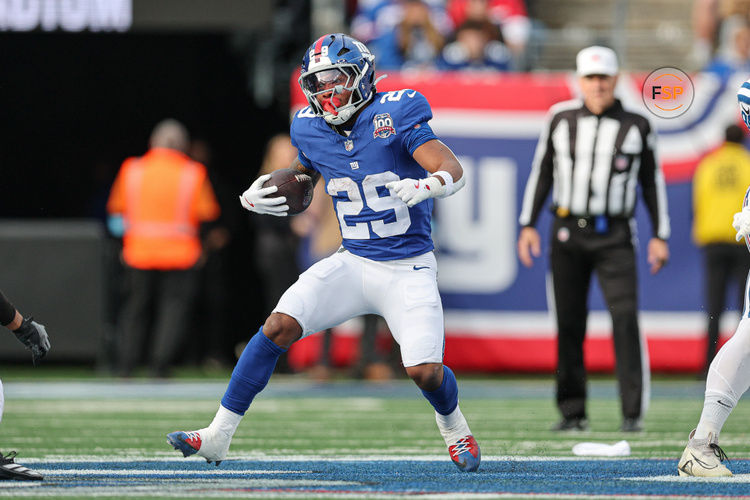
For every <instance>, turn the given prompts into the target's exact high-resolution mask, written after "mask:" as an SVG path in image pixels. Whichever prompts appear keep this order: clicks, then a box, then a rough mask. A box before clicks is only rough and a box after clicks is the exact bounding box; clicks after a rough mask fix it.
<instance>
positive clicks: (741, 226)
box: [732, 207, 750, 241]
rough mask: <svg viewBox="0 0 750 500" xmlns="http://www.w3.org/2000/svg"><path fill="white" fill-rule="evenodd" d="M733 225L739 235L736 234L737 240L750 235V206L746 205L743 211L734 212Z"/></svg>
mask: <svg viewBox="0 0 750 500" xmlns="http://www.w3.org/2000/svg"><path fill="white" fill-rule="evenodd" d="M732 227H733V228H734V230H735V231H737V235H736V236H735V239H736V240H737V241H740V240H741V239H742V238H744V237H745V236H748V235H750V207H745V208H743V209H742V212H737V213H736V214H734V221H732Z"/></svg>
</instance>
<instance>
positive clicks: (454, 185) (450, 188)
mask: <svg viewBox="0 0 750 500" xmlns="http://www.w3.org/2000/svg"><path fill="white" fill-rule="evenodd" d="M432 175H435V176H438V177H442V178H443V181H444V182H445V185H444V186H443V188H444V189H443V190H442V192H441V193H440V198H445V197H446V196H450V195H452V194H453V193H455V192H457V191H458V190H460V189H461V188H462V187H464V184H466V176H465V175H462V176H461V178H460V179H459V180H458V182H453V176H452V175H451V174H450V173H448V172H446V171H445V170H438V171H437V172H435V173H434V174H432Z"/></svg>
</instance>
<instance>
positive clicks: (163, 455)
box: [0, 374, 750, 498]
mask: <svg viewBox="0 0 750 500" xmlns="http://www.w3.org/2000/svg"><path fill="white" fill-rule="evenodd" d="M76 377H77V375H76ZM461 378H462V379H463V380H462V381H461V384H460V387H461V396H460V397H461V407H462V410H463V413H464V414H465V415H466V417H467V419H468V421H469V423H470V425H471V427H472V431H473V432H474V435H475V436H476V437H477V439H478V441H479V443H480V445H481V447H482V455H483V458H484V459H485V461H486V462H487V463H488V464H489V463H490V461H493V460H494V461H495V463H496V464H497V463H498V462H500V463H502V459H501V457H506V456H513V457H515V458H514V460H517V459H519V457H520V458H523V457H542V458H544V459H546V458H561V459H565V458H566V457H572V456H573V455H572V452H571V448H572V447H573V445H574V444H576V443H578V442H582V441H596V442H603V443H610V444H611V443H615V442H617V441H619V440H622V439H626V440H628V442H629V443H630V446H631V448H632V456H633V457H644V458H646V457H648V458H664V459H670V460H674V463H675V466H676V462H677V458H678V457H679V455H680V453H681V452H682V449H683V448H684V446H685V442H686V438H687V434H688V432H689V431H690V430H691V429H692V428H693V427H694V426H695V424H696V423H697V419H698V417H699V415H700V411H701V408H702V391H703V383H702V382H697V381H695V380H694V379H692V378H682V379H663V380H658V381H656V382H654V383H653V398H652V403H651V408H650V410H649V412H648V416H647V418H646V421H645V426H646V430H645V431H644V432H641V433H630V434H624V433H621V432H619V431H618V428H619V425H620V417H619V401H618V400H617V398H616V393H615V383H614V381H612V380H610V379H608V378H597V379H596V380H594V381H592V382H591V383H590V392H591V399H590V404H589V418H590V422H591V430H590V431H587V432H583V433H564V434H560V433H555V432H552V431H549V430H548V429H549V427H550V426H551V425H552V424H553V423H554V422H555V421H556V419H557V418H558V417H557V413H556V410H555V407H554V404H553V401H552V394H553V382H552V380H551V378H549V377H542V378H540V377H531V378H520V379H519V378H508V377H497V378H483V379H474V380H470V379H467V378H466V377H461ZM3 383H4V386H5V393H6V407H5V414H4V418H3V421H2V423H1V424H0V451H5V452H7V451H9V450H18V452H19V457H18V462H19V463H24V459H28V460H27V464H28V465H30V466H32V467H33V466H34V464H36V463H39V462H40V461H41V462H45V461H47V462H55V461H57V462H63V463H64V462H66V461H71V462H76V461H77V462H83V461H92V462H96V461H102V462H106V461H108V460H132V461H134V463H138V462H139V461H141V460H142V461H149V460H164V459H169V460H175V459H177V457H179V454H178V453H177V452H176V451H174V450H172V449H171V447H169V446H168V445H167V444H166V442H165V435H166V434H167V433H168V432H171V431H174V430H193V429H198V428H201V427H204V426H205V425H207V424H208V423H209V422H210V420H211V418H212V417H213V414H214V413H215V410H216V407H217V405H218V400H219V398H220V396H221V394H222V393H223V390H224V386H225V381H223V380H219V379H211V380H189V381H185V380H182V381H169V382H159V383H151V382H147V381H139V380H135V381H127V382H122V381H116V380H113V379H104V380H100V381H97V380H95V379H90V378H88V379H83V380H82V379H79V378H69V379H67V380H62V381H56V380H53V378H52V377H42V378H41V379H38V380H34V381H32V380H30V379H29V380H27V379H26V378H25V376H24V375H23V374H20V375H19V374H11V375H10V376H9V377H7V378H4V379H3ZM749 417H750V404H747V402H746V401H743V402H741V403H740V405H739V406H738V407H737V408H736V409H735V411H734V413H733V415H732V417H731V418H730V420H729V422H728V424H727V425H726V427H725V429H724V432H723V433H722V437H721V444H722V446H723V447H724V449H725V451H726V452H727V453H728V454H729V456H730V458H738V459H741V458H745V459H746V458H749V457H750V439H748V438H750V425H748V424H747V422H748V421H750V418H749ZM344 457H351V458H352V459H357V460H363V459H389V458H391V459H392V458H394V457H403V458H404V459H406V460H407V461H408V460H410V459H412V460H422V461H424V460H435V461H438V462H441V461H443V460H444V461H445V462H446V464H447V462H448V456H447V453H446V451H445V446H444V444H443V442H442V439H441V438H440V436H439V434H438V431H437V428H436V425H435V421H434V414H433V412H432V410H431V408H430V407H429V406H428V404H427V403H426V402H425V401H424V400H423V398H422V397H421V395H419V393H418V391H417V390H416V389H415V388H414V386H413V384H412V383H411V382H410V381H407V380H399V381H395V382H392V383H389V384H386V385H372V384H361V383H356V382H351V381H346V380H340V381H335V382H333V383H329V384H325V385H320V384H315V383H311V382H309V381H307V380H305V379H304V378H301V377H275V378H274V379H272V381H271V384H270V385H269V387H268V388H267V390H266V391H264V392H263V393H262V394H261V395H260V396H259V397H258V398H257V399H256V401H255V402H254V403H253V405H252V406H251V408H250V410H249V412H248V414H247V416H246V418H245V419H244V420H243V422H242V424H241V426H240V428H239V430H238V432H237V434H236V435H235V438H234V440H233V441H232V447H231V449H230V458H234V459H240V460H250V461H264V460H285V461H290V462H293V461H295V460H308V461H312V462H313V463H314V461H315V460H316V458H317V459H319V460H328V459H341V458H344ZM182 460H183V459H180V462H179V463H177V464H176V465H175V467H178V469H179V468H180V467H181V466H182V464H183V463H182ZM184 461H185V464H188V465H189V466H191V467H198V468H199V469H202V468H203V467H202V466H201V464H203V466H206V467H208V466H207V464H205V463H203V462H201V459H196V458H195V457H193V458H191V459H184ZM448 465H449V464H448ZM450 467H451V468H452V466H450ZM207 470H208V471H209V472H210V471H212V470H215V469H213V467H211V468H210V469H207ZM220 470H226V469H225V468H224V466H222V468H220ZM450 470H452V469H450ZM668 470H669V471H671V470H672V467H671V465H670V466H668ZM670 474H671V472H670ZM675 475H676V471H675ZM5 483H6V485H7V482H5ZM3 486H4V485H3V484H2V482H0V496H9V495H10V496H14V495H13V492H12V491H10V490H7V489H4V488H3ZM165 488H167V486H165ZM165 491H166V490H165ZM100 493H101V492H100ZM26 497H27V498H32V497H30V496H28V495H26ZM41 497H42V496H40V498H41ZM98 497H99V496H97V494H94V493H91V494H81V496H80V498H98ZM215 497H216V496H215V495H214V496H212V498H215ZM228 497H229V496H228ZM298 497H299V496H298ZM34 498H35V497H34ZM68 498H70V496H68ZM74 498H79V497H77V496H76V497H74ZM138 498H152V497H150V496H147V495H144V496H138ZM154 498H156V496H155V497H154ZM218 498H223V497H222V496H218ZM357 498H361V496H358V497H357Z"/></svg>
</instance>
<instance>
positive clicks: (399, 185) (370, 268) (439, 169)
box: [168, 33, 480, 471]
mask: <svg viewBox="0 0 750 500" xmlns="http://www.w3.org/2000/svg"><path fill="white" fill-rule="evenodd" d="M376 83H377V80H376V79H375V67H374V56H373V55H372V54H371V53H370V51H369V50H368V49H367V47H365V45H364V44H362V43H361V42H359V41H357V40H355V39H354V38H352V37H350V36H347V35H344V34H341V33H335V34H330V35H325V36H322V37H320V38H319V39H318V40H317V41H316V42H315V43H313V44H312V45H311V46H310V48H309V49H308V50H307V52H306V53H305V55H304V58H303V61H302V73H301V76H300V78H299V84H300V86H301V87H302V91H303V92H304V94H305V96H306V97H307V101H308V103H309V106H308V107H305V108H304V109H302V110H301V111H299V112H297V113H296V115H295V116H294V119H293V121H292V126H291V137H292V143H293V144H294V145H295V146H296V147H297V149H298V151H299V154H298V157H297V159H296V160H295V161H294V163H293V164H292V168H295V169H297V170H299V171H300V172H304V173H306V174H308V175H310V176H312V177H313V179H315V180H317V179H319V178H320V177H322V179H323V182H324V186H325V190H326V192H327V193H328V194H329V195H330V196H331V198H332V199H333V205H334V208H335V210H336V214H337V216H338V219H339V225H340V229H341V236H342V239H343V243H342V247H341V248H340V249H339V250H338V252H337V253H335V254H334V255H332V256H331V257H328V258H326V259H323V260H321V261H319V262H318V263H316V264H315V265H313V266H312V267H311V268H310V269H309V270H307V271H306V272H304V273H303V274H302V275H301V276H300V277H299V280H298V281H297V282H296V283H295V284H293V285H292V286H291V287H290V288H289V289H288V290H287V291H286V292H285V293H284V295H283V296H282V297H281V299H280V300H279V303H278V305H277V306H276V308H275V309H274V311H273V312H272V313H271V315H270V316H269V317H268V319H267V320H266V322H265V324H264V325H263V326H262V327H261V329H260V330H259V331H258V333H257V334H256V335H254V336H253V337H252V338H251V340H250V342H249V343H248V345H247V347H246V348H245V351H244V352H243V353H242V356H241V357H240V359H239V361H238V362H237V365H236V367H235V369H234V372H233V373H232V378H231V380H230V382H229V387H228V388H227V390H226V393H225V394H224V397H223V398H222V400H221V405H220V406H219V410H218V412H217V414H216V417H215V418H214V420H213V422H211V424H210V425H209V426H208V427H206V428H205V429H200V430H198V431H192V432H182V431H178V432H173V433H171V434H169V435H168V442H169V443H170V444H172V445H173V446H174V447H175V449H179V450H180V451H182V453H183V455H184V456H188V455H192V454H196V453H197V454H198V455H200V456H202V457H204V458H206V460H208V461H209V462H212V461H215V462H217V465H218V462H219V461H221V460H223V459H224V457H225V456H226V454H227V450H228V449H229V442H230V440H231V438H232V435H233V434H234V432H235V430H236V428H237V425H238V424H239V422H240V420H241V419H242V416H243V415H244V414H245V411H246V410H247V409H248V406H249V405H250V402H251V401H252V400H253V398H254V397H255V395H256V394H257V393H258V392H260V391H261V390H262V389H263V388H264V387H265V386H266V383H267V382H268V379H269V377H270V376H271V372H272V371H273V368H274V365H275V364H276V360H277V358H278V357H279V355H280V354H281V353H283V352H284V351H286V350H287V349H288V348H289V346H290V345H291V344H292V343H293V342H295V341H297V340H299V339H301V338H303V337H305V336H308V335H310V334H312V333H315V332H318V331H321V330H325V329H326V328H329V327H332V326H335V325H338V324H340V323H342V322H344V321H346V320H347V319H350V318H353V317H356V316H361V315H364V314H378V315H380V316H383V317H384V318H385V320H386V321H387V323H388V326H389V328H390V330H391V332H392V334H393V337H394V339H395V340H396V341H397V342H398V343H399V345H400V347H401V358H402V361H403V365H404V367H405V368H406V372H407V374H408V375H409V377H411V378H412V380H414V382H415V383H416V384H417V386H418V387H419V388H420V389H421V390H422V394H424V397H425V398H426V399H427V400H428V401H429V402H430V404H431V405H432V406H433V408H434V409H435V418H436V420H437V425H438V429H439V430H440V433H441V434H442V436H443V439H444V440H445V443H446V445H447V447H448V452H449V455H450V457H451V460H452V461H453V462H454V463H455V464H456V465H457V466H458V468H459V469H460V470H463V471H475V470H477V468H478V467H479V462H480V450H479V445H478V444H477V442H476V440H475V439H474V437H473V436H472V433H471V430H470V429H469V426H468V424H467V423H466V419H465V418H464V416H463V415H462V414H461V410H460V408H459V406H458V386H457V384H456V377H455V376H454V375H453V372H452V371H451V370H450V368H448V367H447V366H444V365H443V363H442V361H443V345H444V331H443V311H442V305H441V302H440V295H439V293H438V288H437V268H436V262H435V256H434V254H433V243H432V239H431V237H430V218H431V213H432V205H433V198H441V197H445V196H450V195H452V194H453V193H455V192H456V191H458V190H459V189H461V187H463V185H464V182H465V180H464V176H463V169H462V167H461V165H460V163H459V162H458V160H457V159H456V157H455V156H454V154H453V153H452V152H451V150H450V149H448V147H447V146H445V144H443V143H442V142H440V141H439V140H438V138H437V137H436V136H435V134H434V133H433V132H432V129H431V128H430V126H429V125H428V123H427V122H428V121H429V120H430V119H431V118H432V112H431V110H430V106H429V104H428V103H427V100H426V99H425V98H424V96H422V95H421V94H420V93H419V92H417V91H416V90H411V89H404V90H398V91H394V92H386V93H379V92H377V91H376V88H375V85H376ZM268 178H269V176H267V175H264V176H260V177H258V178H257V179H256V180H255V182H253V183H252V185H251V186H250V188H249V189H248V190H247V191H245V192H244V193H243V194H242V196H241V197H240V200H241V203H242V206H244V207H245V208H246V209H248V210H250V211H252V212H256V213H260V214H271V215H277V216H285V215H287V210H288V206H287V205H286V204H285V202H286V198H284V197H275V198H270V197H269V195H271V194H273V193H274V192H276V190H277V189H278V188H277V187H276V186H272V187H266V188H262V187H261V186H262V184H263V183H264V182H265V181H266V180H267V179H268Z"/></svg>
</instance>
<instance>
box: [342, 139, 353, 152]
mask: <svg viewBox="0 0 750 500" xmlns="http://www.w3.org/2000/svg"><path fill="white" fill-rule="evenodd" d="M344 149H346V150H347V151H351V150H352V149H354V141H353V140H351V139H347V140H345V141H344Z"/></svg>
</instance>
